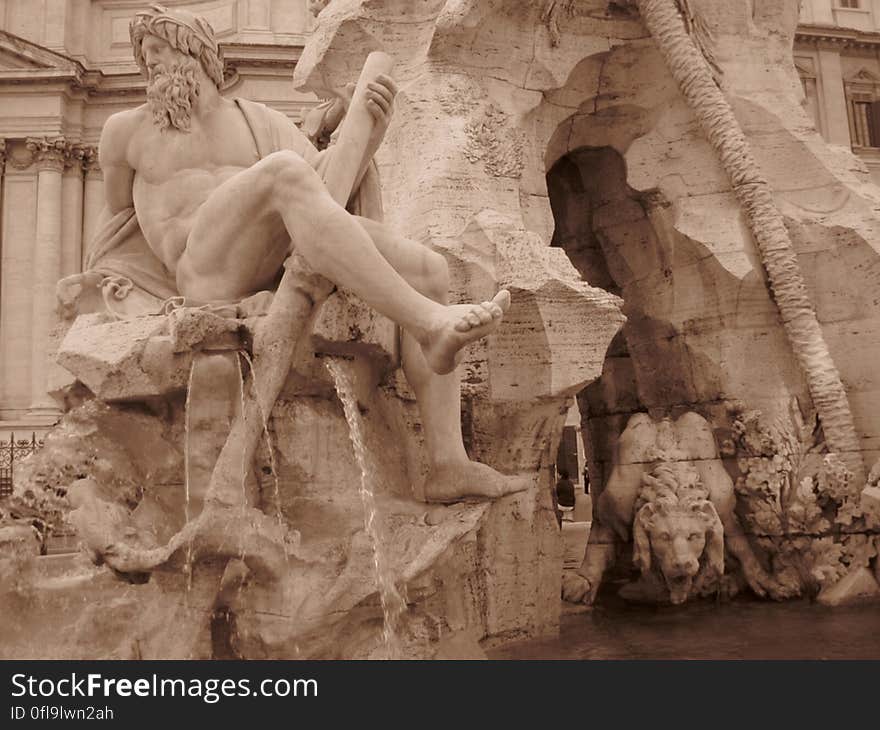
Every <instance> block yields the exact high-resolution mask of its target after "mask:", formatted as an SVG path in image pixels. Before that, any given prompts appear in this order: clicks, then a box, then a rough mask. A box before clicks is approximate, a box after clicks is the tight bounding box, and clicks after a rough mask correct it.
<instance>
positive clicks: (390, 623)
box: [326, 358, 406, 659]
mask: <svg viewBox="0 0 880 730" xmlns="http://www.w3.org/2000/svg"><path fill="white" fill-rule="evenodd" d="M326 364H327V369H328V370H329V371H330V374H331V375H332V376H333V380H334V382H335V384H336V392H337V393H338V394H339V400H340V401H342V407H343V410H344V411H345V420H346V421H347V422H348V432H349V436H350V438H351V444H352V446H353V447H354V455H355V459H356V460H357V463H358V467H359V468H360V470H361V481H360V488H359V490H358V491H359V492H360V495H361V501H362V502H363V506H364V526H365V528H366V532H367V535H368V536H369V538H370V542H371V543H372V546H373V568H374V570H375V573H376V584H377V586H378V588H379V600H380V602H381V604H382V615H383V626H382V638H383V640H384V642H385V649H386V652H387V654H386V657H385V658H387V659H397V658H400V656H401V652H400V648H401V647H400V638H399V635H398V629H399V626H400V619H401V616H402V615H403V612H404V611H405V610H406V601H405V600H404V598H403V596H402V595H401V594H400V591H398V589H397V586H396V585H395V581H394V576H393V574H392V572H391V570H390V565H389V562H388V556H387V553H386V550H385V545H384V544H383V540H382V534H381V532H382V530H381V522H380V520H379V519H378V513H377V511H376V495H375V486H376V482H377V474H376V470H375V468H374V467H373V466H372V462H371V461H370V459H369V458H368V455H367V450H366V445H365V444H364V428H363V422H362V420H361V414H360V411H359V410H358V404H357V398H356V397H355V391H354V383H353V376H352V373H351V369H350V367H349V366H348V364H347V363H346V361H345V360H341V359H338V358H327V362H326Z"/></svg>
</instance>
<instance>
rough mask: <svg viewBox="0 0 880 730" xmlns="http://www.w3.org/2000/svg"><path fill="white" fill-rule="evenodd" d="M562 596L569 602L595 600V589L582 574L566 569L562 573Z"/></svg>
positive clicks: (590, 601)
mask: <svg viewBox="0 0 880 730" xmlns="http://www.w3.org/2000/svg"><path fill="white" fill-rule="evenodd" d="M562 598H563V599H564V600H566V601H568V602H569V603H586V604H591V603H592V602H593V590H592V586H591V585H590V581H588V580H587V579H586V578H584V577H583V576H582V575H578V574H577V573H573V572H571V571H566V572H565V573H563V574H562Z"/></svg>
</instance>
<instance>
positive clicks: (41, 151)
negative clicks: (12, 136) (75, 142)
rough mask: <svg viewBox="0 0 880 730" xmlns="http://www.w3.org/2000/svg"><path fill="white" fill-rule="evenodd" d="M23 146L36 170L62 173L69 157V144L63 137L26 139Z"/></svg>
mask: <svg viewBox="0 0 880 730" xmlns="http://www.w3.org/2000/svg"><path fill="white" fill-rule="evenodd" d="M24 144H25V147H27V149H28V151H29V152H30V153H31V159H32V162H33V163H36V166H37V170H55V171H57V172H62V171H63V170H64V167H65V165H66V164H67V160H68V159H69V157H70V150H71V144H70V142H68V141H67V139H66V138H65V137H28V138H27V139H26V140H25V142H24Z"/></svg>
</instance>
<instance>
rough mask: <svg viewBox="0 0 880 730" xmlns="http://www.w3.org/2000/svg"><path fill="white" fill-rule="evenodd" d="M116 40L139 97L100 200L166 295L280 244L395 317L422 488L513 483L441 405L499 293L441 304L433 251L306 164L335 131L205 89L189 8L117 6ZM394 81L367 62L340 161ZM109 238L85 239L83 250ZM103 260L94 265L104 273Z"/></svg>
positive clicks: (207, 77) (203, 44)
mask: <svg viewBox="0 0 880 730" xmlns="http://www.w3.org/2000/svg"><path fill="white" fill-rule="evenodd" d="M131 40H132V45H133V47H134V55H135V59H136V60H137V63H138V65H139V66H140V68H141V70H142V71H143V73H144V75H145V76H146V78H147V80H148V88H147V104H146V105H144V106H141V107H138V108H136V109H132V110H129V111H125V112H121V113H119V114H115V115H113V116H112V117H110V118H109V119H108V120H107V123H106V125H105V127H104V130H103V133H102V136H101V142H100V148H99V155H100V161H101V166H102V169H103V170H104V186H105V193H106V199H107V206H108V208H109V213H110V215H112V216H115V218H114V220H117V221H118V220H119V218H120V217H122V218H124V219H126V220H129V219H130V218H131V216H132V214H133V215H134V216H135V217H136V219H137V224H138V226H139V227H140V229H141V231H142V232H143V237H144V240H145V241H146V244H147V246H148V247H149V251H150V252H151V253H152V254H153V255H154V256H155V258H156V259H158V262H160V264H161V266H162V267H163V268H164V271H162V270H160V273H159V274H158V276H157V278H161V275H162V274H164V273H165V272H167V273H168V276H167V277H166V279H167V280H166V282H164V284H165V287H164V288H165V291H164V292H162V294H169V295H170V296H175V295H176V294H179V295H181V296H183V297H184V299H185V302H186V304H187V306H193V305H200V304H206V303H218V302H230V301H238V300H241V299H244V298H246V297H248V296H250V295H252V294H254V293H256V292H258V291H261V290H266V289H270V288H272V287H273V285H275V284H276V283H277V280H278V276H279V272H280V271H281V268H282V264H284V261H285V259H287V257H288V256H289V254H290V253H291V250H292V249H295V250H296V252H297V253H298V254H300V255H301V256H302V258H303V259H304V260H305V261H306V263H307V264H308V266H309V267H310V268H311V269H312V270H313V271H314V272H316V273H317V274H320V275H322V276H324V277H326V278H327V279H329V280H330V281H332V282H333V283H335V284H336V285H338V286H340V287H342V288H344V289H346V290H349V291H351V292H353V293H355V294H357V295H358V296H359V297H360V298H361V299H363V300H364V301H365V302H366V303H367V304H368V305H370V306H371V307H373V308H374V309H376V310H377V311H378V312H380V313H382V314H384V315H386V316H388V317H389V318H390V319H392V320H393V321H395V322H397V323H398V324H399V325H400V326H401V327H402V328H403V330H404V332H405V334H404V337H403V347H402V360H403V368H404V371H405V373H406V375H407V378H408V380H409V382H410V384H411V386H412V388H413V390H414V391H415V393H416V397H417V400H418V402H419V405H420V411H421V414H422V419H423V422H424V428H425V435H426V443H427V447H428V449H429V451H430V456H431V461H432V464H433V472H432V473H431V474H430V475H429V477H428V479H427V481H426V483H425V487H426V496H427V498H428V499H429V500H436V501H441V502H449V501H455V500H457V499H460V498H463V497H474V496H476V497H498V496H501V495H503V494H506V493H509V492H511V491H517V490H519V489H522V488H524V487H525V486H526V483H525V482H523V481H522V480H519V481H517V480H510V479H505V478H503V477H502V476H501V475H500V474H498V473H497V472H496V471H494V470H492V469H490V468H489V467H487V466H484V465H482V464H479V463H477V462H473V461H470V460H469V459H468V457H467V455H466V453H465V450H464V447H463V445H462V437H461V426H460V413H459V407H458V405H457V404H458V403H459V396H458V392H459V385H458V378H457V375H456V374H455V365H456V357H457V353H458V352H459V351H460V350H461V348H462V347H464V346H465V345H467V344H468V343H469V342H472V341H474V340H476V339H479V338H481V337H484V336H486V335H488V334H489V333H491V332H492V331H493V330H494V329H495V328H497V326H498V324H499V323H500V321H501V318H502V317H503V314H504V310H505V309H507V307H508V306H509V302H510V297H509V294H508V293H507V292H506V291H503V290H502V291H500V292H499V293H498V294H497V295H496V296H495V298H494V299H493V300H492V301H488V302H483V303H482V304H474V305H468V304H463V305H449V304H447V302H446V298H447V294H448V285H449V281H448V273H447V267H446V263H445V260H444V259H443V257H442V256H441V255H440V254H437V253H434V252H432V251H430V250H429V249H427V248H425V247H424V246H421V245H419V244H417V243H415V242H412V241H409V240H406V239H404V238H402V237H400V236H398V235H396V234H395V233H394V232H393V231H391V230H389V229H388V228H387V227H386V226H384V225H382V224H381V223H379V222H377V221H374V220H371V219H370V218H368V217H365V216H359V215H351V214H349V213H348V212H346V210H345V209H344V208H343V207H342V205H340V203H339V202H337V201H335V200H334V199H333V197H332V195H331V193H330V192H329V191H328V188H327V187H326V186H325V183H324V181H323V180H322V174H326V173H327V172H328V171H329V170H332V169H333V164H334V154H335V153H336V152H337V150H336V149H335V146H330V147H329V148H327V149H326V150H322V151H320V152H319V151H318V150H316V149H315V148H314V146H313V145H312V144H311V143H310V142H309V141H308V139H306V137H305V136H304V135H303V134H302V133H301V132H300V131H299V130H298V129H297V128H296V126H295V125H294V124H293V123H292V122H291V121H290V120H289V119H287V118H286V117H285V116H284V115H282V114H281V113H279V112H276V111H274V110H272V109H269V108H268V107H265V106H263V105H261V104H257V103H254V102H247V101H244V100H241V99H236V100H229V99H225V98H223V97H222V96H221V95H220V92H219V87H220V84H221V82H222V78H223V63H222V58H221V55H220V49H219V47H218V45H217V42H216V40H215V39H214V36H213V32H212V30H211V27H210V25H209V24H208V23H207V22H206V21H205V20H204V19H202V18H199V17H197V16H194V15H192V14H191V13H189V12H187V11H183V10H176V9H175V10H173V11H172V10H167V9H165V8H162V6H158V5H156V6H153V7H152V9H151V10H149V11H146V12H143V13H139V14H138V15H137V16H136V18H135V19H134V20H133V21H132V23H131ZM395 93H396V86H395V83H394V81H393V79H392V78H391V77H390V76H388V75H386V74H380V75H378V76H377V77H376V78H375V80H373V81H370V82H369V84H368V87H367V89H366V93H365V95H364V97H363V98H362V99H361V100H358V101H362V102H363V104H364V106H365V108H366V110H367V111H368V112H369V116H368V117H367V119H369V121H371V122H372V125H371V126H372V129H371V131H370V133H369V136H368V137H367V146H366V149H365V150H364V152H363V159H362V160H351V161H350V162H351V163H353V164H356V165H357V168H358V169H357V173H356V175H355V180H356V182H358V183H360V182H361V181H363V180H364V179H365V177H366V176H367V172H368V170H369V168H370V162H371V160H372V156H373V153H374V152H375V151H376V149H378V147H379V145H380V144H381V143H382V137H383V134H384V132H385V129H386V128H387V126H388V122H389V120H390V117H391V114H392V110H393V101H394V95H395ZM364 126H366V125H364ZM261 137H268V138H269V139H270V140H271V141H270V142H268V143H267V142H262V143H261ZM346 162H349V161H348V160H346ZM368 184H372V185H375V183H374V182H373V181H372V180H368ZM340 202H341V203H343V204H345V203H346V202H347V197H346V199H345V200H342V201H340ZM112 229H113V226H111V230H112ZM109 240H110V242H111V244H112V242H113V241H112V236H111V237H109ZM109 252H110V251H108V246H107V244H106V242H105V243H104V245H100V242H99V249H98V250H97V251H96V252H95V254H93V260H96V261H99V260H100V258H101V257H103V258H105V259H106V258H107V253H109ZM110 267H111V268H110V269H108V270H107V271H106V273H107V274H109V275H111V276H112V275H114V274H117V273H118V270H116V271H113V270H112V264H111V265H110ZM97 268H98V269H99V270H100V269H101V268H105V269H106V268H108V264H107V263H104V264H103V267H102V266H100V265H99V266H98V267H97ZM156 268H158V267H156ZM131 278H135V277H131ZM172 290H173V291H172Z"/></svg>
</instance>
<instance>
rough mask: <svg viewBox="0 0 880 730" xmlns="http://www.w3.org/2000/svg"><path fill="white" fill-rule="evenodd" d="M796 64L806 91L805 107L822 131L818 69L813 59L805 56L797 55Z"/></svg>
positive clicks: (815, 125) (818, 128)
mask: <svg viewBox="0 0 880 730" xmlns="http://www.w3.org/2000/svg"><path fill="white" fill-rule="evenodd" d="M794 65H795V68H796V69H797V72H798V77H799V78H800V80H801V88H802V89H803V91H804V108H805V109H806V111H807V114H809V115H810V119H812V120H813V126H814V127H815V128H816V131H817V132H819V133H820V134H821V133H822V120H821V115H820V113H819V91H818V88H817V86H816V70H815V66H814V64H813V59H812V58H808V57H805V56H795V59H794Z"/></svg>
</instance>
